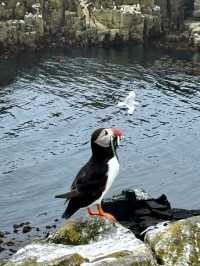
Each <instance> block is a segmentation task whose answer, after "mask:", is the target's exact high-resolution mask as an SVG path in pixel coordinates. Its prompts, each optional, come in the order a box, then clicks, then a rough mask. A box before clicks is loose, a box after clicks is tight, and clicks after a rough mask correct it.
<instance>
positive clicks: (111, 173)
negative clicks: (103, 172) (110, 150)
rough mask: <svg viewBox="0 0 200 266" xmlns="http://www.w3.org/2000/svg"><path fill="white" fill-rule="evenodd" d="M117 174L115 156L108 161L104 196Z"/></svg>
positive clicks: (117, 163) (117, 166) (117, 168)
mask: <svg viewBox="0 0 200 266" xmlns="http://www.w3.org/2000/svg"><path fill="white" fill-rule="evenodd" d="M118 173H119V162H118V160H117V157H116V156H115V157H113V158H112V159H110V161H108V173H107V175H108V179H107V182H106V188H105V191H104V192H103V194H104V195H105V194H106V192H107V191H108V190H109V189H110V187H111V186H112V183H113V181H114V180H115V178H116V176H117V175H118Z"/></svg>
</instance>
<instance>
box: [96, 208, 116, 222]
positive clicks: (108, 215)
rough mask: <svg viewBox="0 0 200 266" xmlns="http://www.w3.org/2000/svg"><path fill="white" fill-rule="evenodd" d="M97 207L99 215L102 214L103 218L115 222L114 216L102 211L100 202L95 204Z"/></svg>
mask: <svg viewBox="0 0 200 266" xmlns="http://www.w3.org/2000/svg"><path fill="white" fill-rule="evenodd" d="M97 209H98V211H99V215H100V216H103V217H105V218H108V219H109V220H111V221H112V222H116V219H115V217H114V216H113V215H112V214H110V213H108V212H104V210H103V209H102V208H101V205H100V204H97Z"/></svg>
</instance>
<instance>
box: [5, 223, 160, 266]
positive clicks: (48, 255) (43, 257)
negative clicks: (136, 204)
mask: <svg viewBox="0 0 200 266" xmlns="http://www.w3.org/2000/svg"><path fill="white" fill-rule="evenodd" d="M52 240H53V241H54V242H56V244H55V243H44V244H31V245H28V246H26V247H25V248H23V249H21V250H19V251H18V252H17V253H16V254H15V255H14V256H13V257H12V259H11V260H10V262H9V263H11V264H8V265H6V266H13V265H16V266H18V265H23V266H26V265H27V266H28V265H32V266H44V265H45V266H50V265H51V266H61V265H68V266H69V265H79V264H78V263H79V262H80V263H82V264H81V265H109V266H117V265H127V266H156V265H157V264H156V261H155V260H154V258H153V255H152V253H151V250H150V249H149V247H148V246H146V245H145V244H144V243H143V242H142V241H140V240H139V239H137V238H136V237H135V236H134V234H133V233H132V232H131V231H130V230H128V229H126V228H124V227H122V226H121V225H120V224H112V223H110V221H108V220H104V219H101V218H97V219H94V221H92V220H89V222H88V221H85V222H84V221H81V222H80V221H77V222H75V221H74V222H71V223H67V224H65V225H64V226H63V227H61V228H60V229H58V232H57V233H56V234H55V235H53V236H52V237H51V241H50V242H52ZM60 243H64V244H65V245H63V244H60ZM77 254H78V255H77ZM68 256H70V257H68ZM74 256H75V258H77V256H78V263H77V260H75V262H76V263H77V264H72V258H74ZM63 259H65V260H66V259H69V261H70V263H71V264H70V263H69V262H68V264H67V263H65V264H64V263H63V262H62V263H63V264H62V263H60V262H61V261H63ZM27 262H29V263H32V264H26V263H27ZM55 262H56V263H57V264H55ZM58 262H59V263H60V264H59V263H58ZM20 263H24V264H20Z"/></svg>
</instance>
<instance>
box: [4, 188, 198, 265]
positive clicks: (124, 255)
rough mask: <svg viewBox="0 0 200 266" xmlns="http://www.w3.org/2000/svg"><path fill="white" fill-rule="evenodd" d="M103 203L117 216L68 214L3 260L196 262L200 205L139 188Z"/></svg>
mask: <svg viewBox="0 0 200 266" xmlns="http://www.w3.org/2000/svg"><path fill="white" fill-rule="evenodd" d="M103 206H104V209H105V210H107V211H110V212H112V213H113V214H114V215H115V217H116V218H117V220H118V221H119V222H117V223H114V224H113V223H111V222H110V221H109V220H107V219H106V220H105V219H103V218H98V217H96V218H90V219H89V218H88V219H84V220H83V219H77V220H72V219H70V220H68V221H66V222H65V223H64V224H62V225H61V226H60V227H59V228H58V229H57V230H56V231H55V232H53V233H51V234H50V235H49V236H48V237H43V238H40V239H37V240H35V241H33V242H32V243H31V244H28V245H27V246H25V247H23V248H21V249H19V250H18V251H17V253H16V254H15V255H13V256H12V257H11V258H10V259H9V260H8V261H4V262H3V261H2V265H5V266H18V265H21V266H63V265H68V266H69V265H72V266H79V265H82V266H90V265H91V266H92V265H93V266H118V265H119V266H120V265H127V266H158V265H165V266H171V265H174V266H180V265H184V266H197V265H200V210H184V209H171V207H170V204H169V202H168V200H167V197H166V196H165V195H161V196H160V197H159V198H158V199H153V198H151V197H150V196H149V195H148V194H147V193H145V192H144V191H142V190H134V191H133V190H126V191H124V192H123V193H121V194H120V195H118V196H115V197H114V198H112V199H108V200H106V201H104V204H103ZM192 216H193V217H192ZM188 217H189V218H188ZM183 218H185V219H183ZM0 265H1V264H0Z"/></svg>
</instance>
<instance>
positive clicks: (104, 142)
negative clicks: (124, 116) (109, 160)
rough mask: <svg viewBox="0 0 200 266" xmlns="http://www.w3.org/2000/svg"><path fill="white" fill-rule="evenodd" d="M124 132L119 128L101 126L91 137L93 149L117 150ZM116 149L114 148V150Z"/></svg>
mask: <svg viewBox="0 0 200 266" xmlns="http://www.w3.org/2000/svg"><path fill="white" fill-rule="evenodd" d="M123 137H124V133H123V131H122V130H121V129H119V128H99V129H97V130H95V131H94V132H93V134H92V137H91V145H92V150H93V152H94V150H104V151H106V150H107V151H111V152H112V151H113V152H114V151H115V150H116V148H117V147H118V145H119V142H120V140H121V139H122V138H123ZM113 149H114V150H113Z"/></svg>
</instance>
